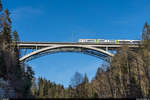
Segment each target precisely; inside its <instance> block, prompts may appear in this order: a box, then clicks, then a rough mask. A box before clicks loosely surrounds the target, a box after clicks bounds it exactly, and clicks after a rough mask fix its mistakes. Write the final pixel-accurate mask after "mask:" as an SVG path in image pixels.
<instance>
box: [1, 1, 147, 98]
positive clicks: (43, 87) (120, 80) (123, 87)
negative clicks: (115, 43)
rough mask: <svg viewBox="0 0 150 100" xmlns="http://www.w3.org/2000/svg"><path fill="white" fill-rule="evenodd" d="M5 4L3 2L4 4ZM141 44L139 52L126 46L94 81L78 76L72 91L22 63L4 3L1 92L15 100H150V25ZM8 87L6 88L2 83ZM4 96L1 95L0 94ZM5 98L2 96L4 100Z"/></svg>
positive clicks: (99, 69) (16, 34) (78, 74)
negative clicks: (43, 99)
mask: <svg viewBox="0 0 150 100" xmlns="http://www.w3.org/2000/svg"><path fill="white" fill-rule="evenodd" d="M0 1H1V0H0ZM141 31H142V36H141V41H142V42H141V44H139V48H138V49H136V50H132V49H130V48H129V47H128V46H122V47H121V48H120V49H118V50H117V52H116V54H115V56H114V57H113V58H112V61H111V62H109V63H104V64H103V65H102V66H101V67H99V68H98V69H97V72H96V74H95V77H94V78H93V80H92V81H89V80H88V77H87V75H86V74H85V75H82V74H80V73H79V72H76V73H75V74H74V76H73V77H72V79H71V84H70V85H69V87H68V88H64V86H63V85H61V84H56V83H55V82H51V81H50V80H46V79H45V78H42V77H39V78H38V79H36V78H35V76H34V71H33V70H32V67H30V66H27V65H26V64H23V63H20V62H19V58H20V51H19V49H18V47H17V42H18V41H19V36H18V33H17V31H16V30H12V21H11V19H10V12H9V10H8V9H3V6H2V3H1V2H0V88H3V89H5V90H6V94H5V97H8V98H9V97H11V96H10V95H9V94H8V91H10V89H12V90H13V91H14V93H15V96H13V97H14V98H145V97H147V98H149V97H150V25H149V24H148V22H145V24H144V26H143V30H142V29H141ZM4 81H5V82H7V83H8V84H7V85H6V84H2V82H4ZM0 95H1V94H0ZM0 97H1V96H0Z"/></svg>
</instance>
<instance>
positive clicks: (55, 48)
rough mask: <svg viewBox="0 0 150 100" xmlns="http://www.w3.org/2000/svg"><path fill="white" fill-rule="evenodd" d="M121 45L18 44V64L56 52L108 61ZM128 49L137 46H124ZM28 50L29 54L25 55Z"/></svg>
mask: <svg viewBox="0 0 150 100" xmlns="http://www.w3.org/2000/svg"><path fill="white" fill-rule="evenodd" d="M122 45H123V44H115V43H114V44H110V43H103V44H96V43H75V42H72V43H62V42H18V45H17V46H18V48H19V49H21V50H24V53H23V55H22V57H21V58H20V59H19V60H20V62H27V61H30V60H32V59H36V58H38V57H41V56H45V55H48V54H53V53H58V52H78V53H84V54H88V55H91V56H95V57H98V58H100V59H103V60H105V61H110V59H111V57H113V56H114V54H113V53H111V51H114V50H116V49H117V48H120V47H121V46H122ZM125 45H128V46H129V47H130V48H133V49H134V48H137V47H138V44H125ZM28 50H30V51H31V52H29V53H27V51H28Z"/></svg>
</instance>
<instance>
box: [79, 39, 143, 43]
mask: <svg viewBox="0 0 150 100" xmlns="http://www.w3.org/2000/svg"><path fill="white" fill-rule="evenodd" d="M78 42H79V43H99V44H100V43H113V44H131V43H132V44H139V43H140V40H106V39H79V40H78Z"/></svg>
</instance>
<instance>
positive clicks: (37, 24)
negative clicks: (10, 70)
mask: <svg viewBox="0 0 150 100" xmlns="http://www.w3.org/2000/svg"><path fill="white" fill-rule="evenodd" d="M2 1H3V4H4V8H6V7H8V8H9V10H10V12H11V18H12V22H13V24H12V25H13V29H16V30H17V31H18V33H19V36H20V40H21V41H49V42H72V41H74V42H77V40H78V39H79V38H102V39H140V36H141V32H142V29H143V25H144V23H145V21H148V22H149V21H150V13H149V12H150V1H149V0H2ZM72 36H73V38H72ZM101 63H102V60H100V59H97V58H95V57H91V56H88V55H83V54H77V53H58V54H52V55H48V56H44V57H41V58H38V59H35V60H33V61H31V62H29V63H28V64H29V65H31V66H32V67H33V70H34V71H35V76H36V77H38V76H42V77H45V78H46V79H49V80H51V81H54V82H56V83H60V84H63V85H65V87H66V86H68V84H69V81H70V78H71V77H72V76H73V74H74V73H75V72H76V71H78V72H81V73H82V74H84V73H87V75H88V77H89V79H90V80H91V79H92V78H93V77H94V76H95V73H96V70H97V68H98V67H99V66H101Z"/></svg>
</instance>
